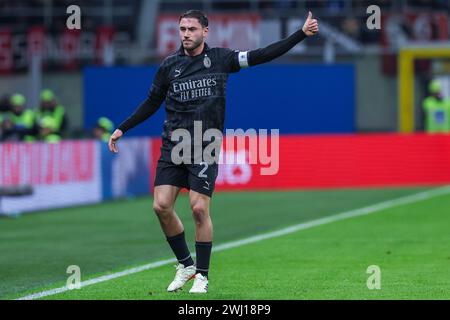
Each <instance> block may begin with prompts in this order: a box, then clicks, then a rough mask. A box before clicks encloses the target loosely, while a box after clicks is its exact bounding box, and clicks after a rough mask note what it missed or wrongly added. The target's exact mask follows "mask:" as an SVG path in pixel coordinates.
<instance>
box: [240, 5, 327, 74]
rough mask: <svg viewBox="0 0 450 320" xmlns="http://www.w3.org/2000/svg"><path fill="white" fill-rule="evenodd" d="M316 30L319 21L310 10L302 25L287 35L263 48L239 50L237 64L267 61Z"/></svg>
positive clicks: (317, 29)
mask: <svg viewBox="0 0 450 320" xmlns="http://www.w3.org/2000/svg"><path fill="white" fill-rule="evenodd" d="M317 32H319V23H318V22H317V20H316V19H313V18H312V13H311V11H310V12H309V13H308V17H307V18H306V21H305V23H304V25H303V27H302V28H301V29H300V30H298V31H296V32H295V33H293V34H292V35H290V36H289V37H287V38H285V39H283V40H280V41H277V42H275V43H272V44H270V45H268V46H267V47H265V48H261V49H255V50H251V51H246V52H240V53H239V56H238V59H239V65H240V67H241V68H245V67H249V66H255V65H258V64H261V63H266V62H269V61H271V60H273V59H275V58H278V57H279V56H281V55H283V54H285V53H286V52H288V51H289V50H290V49H292V48H293V47H294V46H295V45H296V44H298V43H299V42H301V41H302V40H304V39H305V38H307V37H310V36H313V35H315V34H316V33H317Z"/></svg>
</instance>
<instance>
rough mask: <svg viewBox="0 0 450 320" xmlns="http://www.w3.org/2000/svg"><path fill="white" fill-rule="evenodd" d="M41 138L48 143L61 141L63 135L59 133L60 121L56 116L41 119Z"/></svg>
mask: <svg viewBox="0 0 450 320" xmlns="http://www.w3.org/2000/svg"><path fill="white" fill-rule="evenodd" d="M39 138H40V139H41V140H42V141H44V142H47V143H58V142H60V141H61V136H60V135H59V134H58V123H57V122H56V119H55V118H53V117H51V116H45V117H43V118H42V119H41V122H40V128H39Z"/></svg>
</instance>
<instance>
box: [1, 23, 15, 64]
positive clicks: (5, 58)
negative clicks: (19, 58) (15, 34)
mask: <svg viewBox="0 0 450 320" xmlns="http://www.w3.org/2000/svg"><path fill="white" fill-rule="evenodd" d="M11 43H12V36H11V31H10V30H9V29H0V73H6V72H9V71H11V70H12V69H13V66H14V61H13V52H12V48H11Z"/></svg>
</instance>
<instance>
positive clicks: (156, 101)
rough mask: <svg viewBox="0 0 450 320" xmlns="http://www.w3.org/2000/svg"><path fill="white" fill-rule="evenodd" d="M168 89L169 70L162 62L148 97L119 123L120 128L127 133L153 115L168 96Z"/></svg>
mask: <svg viewBox="0 0 450 320" xmlns="http://www.w3.org/2000/svg"><path fill="white" fill-rule="evenodd" d="M167 89H168V79H167V72H166V69H165V68H164V66H163V64H161V66H160V67H159V69H158V71H157V72H156V75H155V77H154V79H153V82H152V85H151V87H150V90H149V92H148V96H147V99H145V100H144V101H142V103H141V104H140V105H139V106H138V107H137V109H136V110H135V111H134V113H133V114H132V115H131V116H130V117H128V118H127V119H126V120H125V121H123V122H122V123H121V124H120V125H119V127H118V129H120V130H121V131H122V132H123V133H125V132H127V131H128V130H130V129H132V128H134V127H135V126H137V125H138V124H140V123H142V122H143V121H145V120H147V119H148V118H149V117H150V116H152V115H153V114H154V113H155V112H156V111H158V109H159V107H160V106H161V104H162V102H163V101H164V99H165V98H166V94H167Z"/></svg>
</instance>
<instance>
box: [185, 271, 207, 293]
mask: <svg viewBox="0 0 450 320" xmlns="http://www.w3.org/2000/svg"><path fill="white" fill-rule="evenodd" d="M207 292H208V278H207V277H204V276H203V275H202V274H201V273H197V274H196V275H195V278H194V284H193V285H192V288H191V290H189V293H207Z"/></svg>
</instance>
